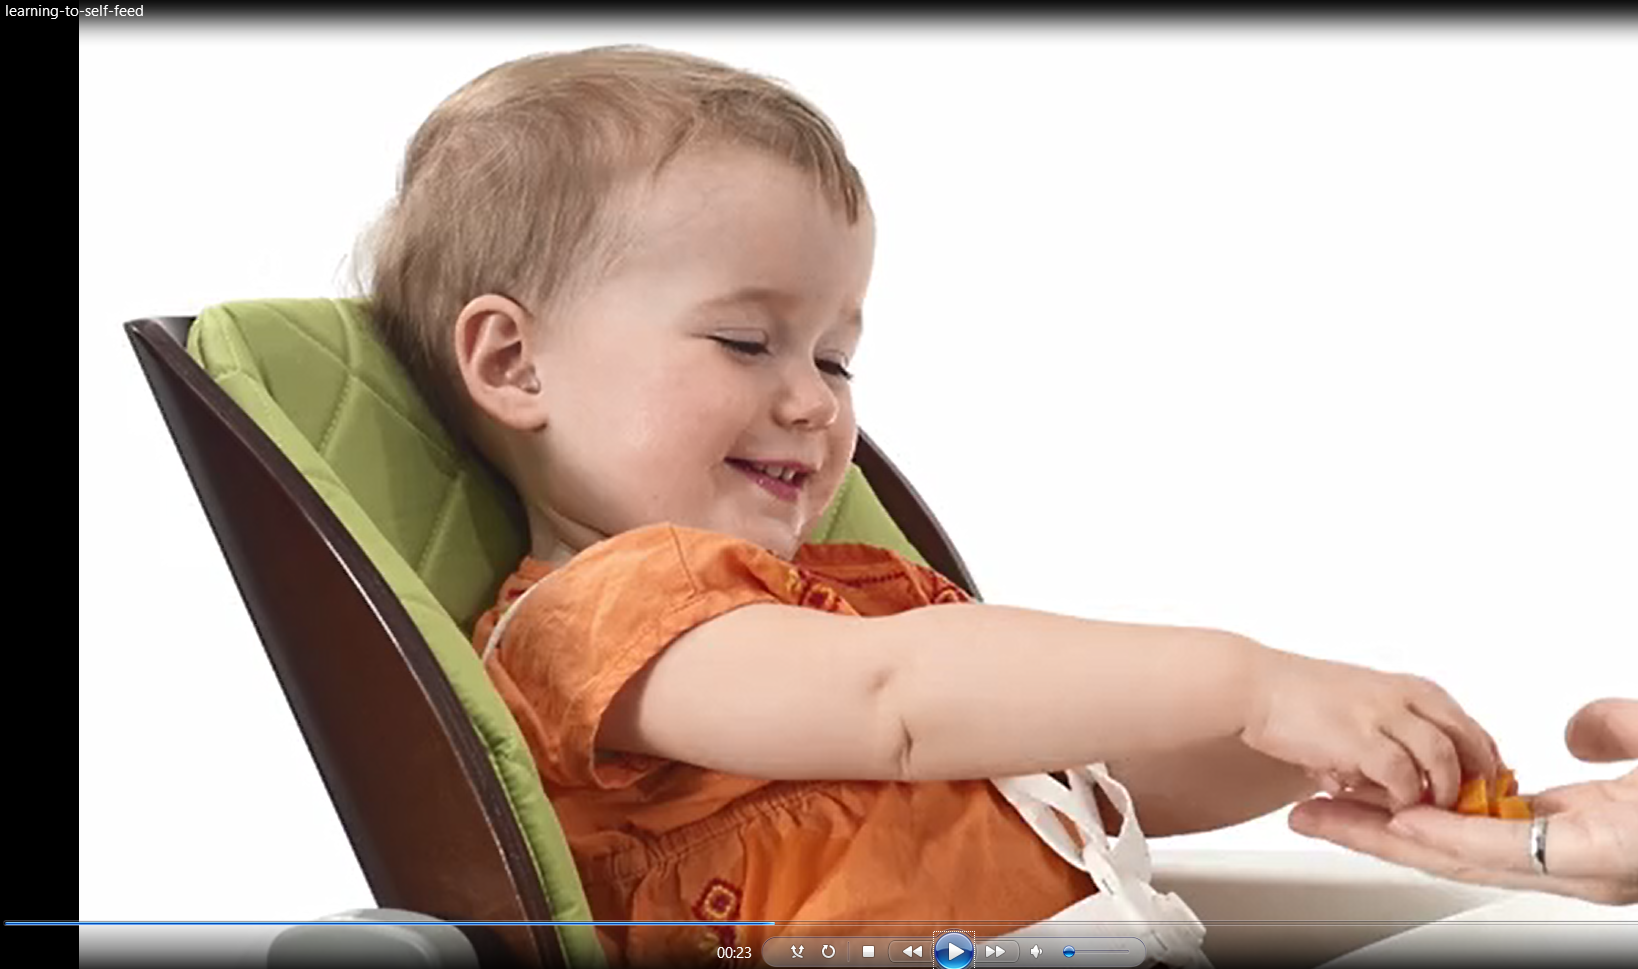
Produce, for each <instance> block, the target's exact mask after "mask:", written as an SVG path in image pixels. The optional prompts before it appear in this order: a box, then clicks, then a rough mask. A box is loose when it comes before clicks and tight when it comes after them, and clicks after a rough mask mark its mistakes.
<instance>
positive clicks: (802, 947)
mask: <svg viewBox="0 0 1638 969" xmlns="http://www.w3.org/2000/svg"><path fill="white" fill-rule="evenodd" d="M1148 958H1149V953H1148V950H1146V949H1145V948H1144V946H1143V942H1142V941H1141V940H1139V939H1127V938H1110V937H1105V936H1086V937H1064V936H1054V937H1051V938H1030V937H1027V936H1017V937H1013V938H1006V939H980V940H977V941H975V940H974V938H973V936H971V935H968V934H966V933H964V932H944V933H940V934H939V935H937V936H922V937H920V938H895V937H892V936H876V937H864V936H855V935H822V936H821V935H809V936H778V937H776V938H772V939H769V940H768V941H767V942H765V943H763V946H762V961H763V962H764V963H765V964H767V965H769V966H804V967H811V969H826V967H835V966H848V967H856V966H857V967H863V966H883V967H900V966H902V967H906V969H908V967H911V966H937V967H939V969H967V967H968V966H1008V967H1012V969H1024V967H1036V966H1039V967H1042V969H1046V967H1052V969H1059V967H1062V969H1069V967H1072V966H1123V967H1136V966H1141V965H1143V964H1144V963H1145V962H1146V961H1148Z"/></svg>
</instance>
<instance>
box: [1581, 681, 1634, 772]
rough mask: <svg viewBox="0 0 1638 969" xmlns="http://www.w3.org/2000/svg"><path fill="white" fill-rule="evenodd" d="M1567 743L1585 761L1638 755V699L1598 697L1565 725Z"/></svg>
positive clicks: (1605, 760)
mask: <svg viewBox="0 0 1638 969" xmlns="http://www.w3.org/2000/svg"><path fill="white" fill-rule="evenodd" d="M1564 744H1565V746H1567V747H1569V748H1570V753H1572V754H1574V755H1575V756H1577V757H1579V758H1580V759H1582V760H1585V761H1591V762H1593V763H1605V762H1608V761H1612V760H1628V759H1630V758H1634V757H1638V700H1624V699H1617V698H1614V697H1611V698H1607V699H1603V700H1594V701H1593V702H1591V703H1589V704H1587V705H1586V706H1584V707H1582V708H1581V709H1580V710H1577V711H1576V712H1575V716H1573V717H1571V718H1570V722H1569V724H1568V725H1567V726H1566V727H1565V728H1564Z"/></svg>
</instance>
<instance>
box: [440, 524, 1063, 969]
mask: <svg viewBox="0 0 1638 969" xmlns="http://www.w3.org/2000/svg"><path fill="white" fill-rule="evenodd" d="M537 581H539V582H540V583H541V584H540V587H539V588H538V589H536V590H535V591H534V592H533V593H531V594H530V596H529V598H528V599H527V600H526V601H525V602H524V603H523V605H521V606H519V607H518V609H517V612H516V614H515V615H514V616H513V618H512V620H511V623H510V625H509V626H508V627H507V629H506V631H505V634H504V636H503V639H502V642H501V645H500V646H499V648H497V649H496V650H495V651H493V652H492V653H491V654H490V655H489V656H488V657H487V658H486V660H485V664H484V665H485V667H486V668H487V669H488V671H489V675H490V677H491V678H492V679H493V681H494V683H495V685H496V687H497V689H498V690H499V691H500V693H501V696H502V697H504V698H505V700H506V703H507V706H508V707H509V708H510V709H511V711H512V715H513V716H514V717H515V718H516V719H517V722H518V726H519V727H520V728H522V731H523V736H524V738H525V739H526V740H527V742H528V744H529V748H530V751H531V753H532V754H533V756H534V759H535V762H536V764H537V765H538V766H539V769H540V774H541V780H542V782H543V783H544V785H545V788H546V793H547V795H548V796H549V797H550V798H551V801H552V806H553V807H554V808H555V809H556V811H557V815H558V819H559V822H560V823H561V824H562V827H563V831H564V835H565V837H566V838H567V840H568V843H569V849H570V851H571V852H572V854H573V856H574V860H575V865H576V867H577V869H578V870H579V872H580V878H581V881H582V883H583V884H584V886H585V890H586V895H587V899H588V901H589V902H590V904H591V910H592V913H593V916H594V917H595V918H598V919H612V920H700V921H733V920H759V919H777V920H780V921H792V920H814V921H845V922H855V923H856V922H860V921H880V920H896V921H901V922H902V921H912V920H914V921H917V922H934V923H938V924H939V925H940V926H945V927H969V926H970V927H974V928H977V929H978V930H979V931H980V932H981V933H982V934H984V935H994V934H1001V933H1003V932H1005V931H1010V930H1011V929H1015V928H1017V927H1019V926H1022V925H1027V924H1030V923H1033V922H1037V921H1040V920H1041V919H1044V918H1047V917H1048V916H1050V915H1053V914H1054V913H1056V912H1058V911H1060V910H1061V909H1063V908H1065V907H1066V906H1068V905H1070V904H1071V903H1073V902H1075V901H1076V900H1078V899H1080V898H1083V897H1085V896H1087V895H1089V894H1092V892H1093V891H1094V889H1093V886H1092V884H1091V880H1090V879H1089V878H1088V877H1087V876H1086V874H1085V873H1084V872H1081V871H1079V870H1077V869H1075V868H1073V867H1071V866H1069V865H1068V864H1066V863H1064V862H1063V861H1062V860H1061V859H1060V858H1059V857H1058V856H1057V855H1055V854H1054V853H1053V852H1052V851H1051V849H1049V848H1048V847H1047V846H1046V845H1045V844H1043V843H1042V842H1041V840H1040V839H1039V838H1038V837H1037V836H1036V835H1035V833H1034V832H1033V831H1031V830H1030V828H1029V826H1028V825H1027V824H1025V823H1024V821H1023V820H1022V819H1021V818H1020V817H1019V816H1018V814H1017V812H1016V811H1015V810H1014V809H1013V808H1012V806H1011V805H1010V804H1008V803H1007V802H1006V801H1005V800H1004V799H1003V798H1002V797H1001V795H1000V794H999V793H998V792H997V791H996V790H995V788H994V786H993V785H991V784H990V783H989V782H988V781H986V780H970V781H926V782H919V783H898V782H887V781H773V780H764V779H760V778H755V777H741V776H738V775H733V774H724V773H720V772H717V771H712V770H706V769H704V768H701V767H696V766H694V765H692V764H686V763H682V762H677V761H669V760H663V759H660V758H655V757H648V756H642V755H637V754H626V753H617V752H612V751H598V750H596V749H594V741H595V738H596V736H597V728H598V724H599V723H600V721H601V719H602V717H603V713H604V711H605V710H606V709H607V708H608V705H609V703H610V701H611V700H612V699H613V698H614V695H615V694H616V693H617V692H618V691H619V689H620V687H621V686H622V685H624V684H625V682H626V681H627V680H628V679H630V678H631V676H632V675H633V674H635V673H637V672H638V671H639V670H640V669H641V668H642V667H643V666H644V665H645V664H646V663H647V662H648V661H649V660H650V659H652V658H653V657H654V656H655V655H657V654H658V653H659V652H660V651H661V650H663V649H665V648H666V646H667V645H669V644H670V643H671V642H672V641H673V640H674V639H675V638H676V637H678V636H679V635H681V634H682V633H684V632H686V631H687V630H689V629H691V628H692V627H694V626H697V625H699V624H700V623H702V622H705V621H707V620H709V619H712V618H714V617H716V616H719V615H722V614H723V613H725V612H728V611H729V610H731V609H734V608H737V607H739V606H742V605H746V604H749V603H753V602H772V603H785V604H788V605H797V606H804V607H808V608H813V609H823V610H826V611H829V612H836V613H845V614H849V615H860V616H885V615H890V614H893V613H897V612H902V611H904V610H906V609H913V608H917V607H920V606H927V605H934V604H938V603H945V602H963V601H967V600H968V596H967V595H966V593H964V592H963V591H962V590H961V589H960V588H959V587H957V586H956V585H954V584H953V583H951V582H950V581H949V580H948V579H945V578H944V577H943V576H941V575H939V574H938V573H936V572H934V571H932V570H931V569H927V568H924V567H922V566H920V565H917V564H915V563H913V562H910V561H908V560H906V559H904V558H903V557H901V556H899V555H896V554H894V553H893V552H889V551H886V550H884V549H879V548H875V547H872V546H867V545H805V546H803V547H802V548H801V549H800V550H799V551H798V552H797V555H796V557H795V560H794V561H786V560H785V559H782V558H780V557H778V556H776V555H774V554H773V553H771V552H769V551H767V550H765V549H763V548H761V547H760V546H757V545H754V544H752V543H749V542H745V541H742V540H740V539H736V538H731V537H729V536H726V535H719V534H716V533H712V532H705V531H700V530H697V529H690V528H683V527H680V526H672V525H652V526H648V527H645V528H640V529H635V530H632V531H629V532H625V533H623V534H620V535H617V536H615V537H613V538H610V539H608V540H605V541H603V542H600V543H598V544H597V545H594V546H592V547H591V548H588V549H586V550H584V551H583V552H581V553H580V554H579V555H577V556H575V557H574V558H573V559H572V560H571V561H570V562H569V563H568V564H566V565H564V566H562V567H561V568H558V569H555V570H554V569H552V568H551V566H549V565H547V564H546V563H543V562H540V561H538V560H535V559H532V558H525V559H524V560H523V562H522V564H521V565H520V566H519V568H518V571H517V572H516V573H514V574H513V575H512V576H511V577H510V578H509V579H508V580H507V581H506V582H505V583H504V584H503V585H502V587H501V591H500V595H499V601H498V602H497V604H496V606H495V608H493V609H491V610H489V611H488V612H486V613H485V614H484V615H483V616H482V617H481V618H480V619H479V620H478V623H477V626H476V628H475V630H474V633H473V640H474V643H475V645H476V646H477V648H478V649H479V650H480V651H481V650H482V649H483V647H485V646H486V645H487V644H488V641H489V635H490V631H491V630H492V629H493V628H494V626H495V623H496V622H497V621H498V620H499V619H500V617H501V615H502V613H503V612H504V611H505V609H506V607H507V606H509V605H510V604H511V602H512V601H513V600H514V599H516V598H517V597H518V596H519V595H521V594H522V593H523V592H524V591H525V590H526V589H528V588H529V587H530V586H532V585H534V584H535V583H536V582H537ZM768 646H769V648H770V649H777V648H778V643H769V644H768ZM997 648H1002V647H1001V644H998V645H997ZM721 688H722V689H723V690H724V691H729V690H735V689H741V688H742V687H741V685H740V684H736V683H733V682H724V683H723V684H722V687H721ZM699 701H700V703H701V704H709V703H712V702H713V701H714V698H713V697H711V696H702V697H700V698H699ZM745 729H747V730H755V729H757V725H756V724H754V723H747V724H745ZM980 922H982V923H985V924H983V925H982V926H979V925H978V924H977V923H980ZM931 929H932V926H929V925H918V926H916V927H915V931H916V934H917V935H920V934H926V933H928V932H930V931H931ZM597 931H598V935H599V938H600V939H601V941H602V942H603V945H604V948H605V950H606V951H607V952H608V954H609V957H610V961H611V963H612V964H613V965H633V966H647V965H657V964H666V965H676V964H684V963H694V964H706V963H711V962H714V961H715V952H716V948H717V947H718V946H752V947H754V949H753V951H756V952H760V948H761V945H762V942H763V941H764V940H765V939H767V938H770V937H771V936H773V935H778V934H790V933H791V931H792V930H791V929H789V928H784V929H781V928H778V927H774V926H729V925H722V926H716V927H711V928H702V927H699V926H689V927H682V926H679V927H655V926H644V927H640V928H625V927H607V926H599V927H598V929H597ZM813 931H814V932H816V933H823V932H824V931H825V930H824V929H815V930H813ZM885 931H886V930H879V928H878V927H860V926H854V927H850V928H843V929H840V932H841V933H842V934H847V933H851V934H884V933H885ZM895 931H897V929H895ZM757 958H758V960H760V956H758V957H757ZM730 964H732V963H731V962H730ZM738 964H739V965H745V963H744V962H739V963H738Z"/></svg>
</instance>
